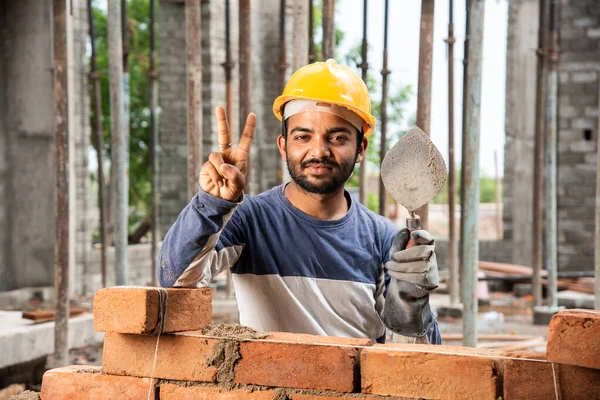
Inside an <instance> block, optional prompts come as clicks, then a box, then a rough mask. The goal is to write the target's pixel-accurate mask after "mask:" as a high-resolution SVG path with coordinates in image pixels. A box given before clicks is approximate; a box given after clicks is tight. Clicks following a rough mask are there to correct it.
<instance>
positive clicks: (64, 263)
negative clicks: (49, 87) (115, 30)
mask: <svg viewBox="0 0 600 400" xmlns="http://www.w3.org/2000/svg"><path fill="white" fill-rule="evenodd" d="M52 4H53V8H52V21H53V24H52V26H53V41H52V43H53V55H54V57H53V66H52V67H53V68H52V71H53V81H54V143H55V151H56V153H55V154H56V165H55V173H56V176H55V182H56V192H55V193H56V204H55V219H54V229H55V234H56V236H55V240H54V290H55V293H56V300H55V307H56V311H55V319H54V320H55V325H54V356H53V360H52V361H53V367H62V366H65V365H67V364H68V362H69V195H70V193H69V75H68V71H69V63H68V50H67V29H68V25H67V2H66V0H54V1H53V3H52Z"/></svg>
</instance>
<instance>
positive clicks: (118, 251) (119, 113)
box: [107, 0, 128, 285]
mask: <svg viewBox="0 0 600 400" xmlns="http://www.w3.org/2000/svg"><path fill="white" fill-rule="evenodd" d="M107 19H108V21H107V23H108V69H109V78H110V114H111V139H112V140H111V151H112V169H113V172H112V176H113V177H114V180H115V182H114V185H111V187H112V189H113V195H114V198H115V199H116V201H115V205H116V212H115V214H114V215H115V224H114V227H115V235H114V237H115V281H116V284H117V285H126V284H127V270H128V266H127V227H128V221H127V219H128V212H127V202H128V190H127V184H128V183H127V182H128V181H127V169H128V168H127V165H128V157H127V156H128V151H127V137H126V130H125V126H126V120H127V119H126V118H125V116H124V112H125V105H124V95H123V94H124V93H125V91H124V85H123V83H124V78H123V40H122V29H121V28H122V20H121V7H120V4H119V0H108V15H107Z"/></svg>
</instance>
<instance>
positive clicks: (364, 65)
mask: <svg viewBox="0 0 600 400" xmlns="http://www.w3.org/2000/svg"><path fill="white" fill-rule="evenodd" d="M367 3H368V0H363V37H362V45H361V59H362V62H361V63H360V64H359V65H358V67H359V68H360V69H361V77H362V80H363V81H364V82H365V85H366V84H367V73H368V70H369V63H368V61H367V57H368V52H369V44H368V41H367V21H368V18H367V11H368V7H367ZM367 164H368V161H367V155H366V154H365V158H364V160H363V161H362V162H361V163H360V175H359V190H360V192H359V201H360V202H361V203H362V204H365V205H366V204H367V185H368V183H369V182H368V174H367V172H368V171H367Z"/></svg>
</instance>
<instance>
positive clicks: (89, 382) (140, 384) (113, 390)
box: [40, 365, 157, 400]
mask: <svg viewBox="0 0 600 400" xmlns="http://www.w3.org/2000/svg"><path fill="white" fill-rule="evenodd" d="M80 371H88V372H80ZM152 385H153V386H154V384H152ZM149 388H150V379H149V378H134V377H131V376H115V375H107V374H103V373H101V369H100V367H90V366H81V365H73V366H70V367H64V368H56V369H51V370H49V371H46V373H45V374H44V377H43V379H42V392H41V393H40V396H41V398H42V400H104V399H121V400H129V399H131V400H138V399H146V398H147V396H148V389H149ZM151 398H152V399H157V397H156V391H155V390H154V391H153V393H152V396H151Z"/></svg>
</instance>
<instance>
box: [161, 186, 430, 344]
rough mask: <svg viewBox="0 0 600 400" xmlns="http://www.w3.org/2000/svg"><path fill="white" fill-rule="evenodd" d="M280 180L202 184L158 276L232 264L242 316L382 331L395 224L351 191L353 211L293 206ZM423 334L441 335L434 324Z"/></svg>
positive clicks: (271, 327)
mask: <svg viewBox="0 0 600 400" xmlns="http://www.w3.org/2000/svg"><path fill="white" fill-rule="evenodd" d="M283 190H284V185H281V186H277V187H275V188H273V189H271V190H269V191H267V192H264V193H262V194H260V195H258V196H244V199H243V201H242V202H241V203H233V202H229V201H226V200H223V199H219V198H217V197H214V196H212V195H210V194H207V193H205V192H204V191H202V190H200V191H199V192H198V194H197V195H196V196H194V198H193V199H192V201H191V202H190V204H188V205H187V206H186V207H185V208H184V210H183V211H182V212H181V214H180V215H179V217H178V218H177V221H176V222H175V224H174V225H173V226H172V227H171V229H170V230H169V232H168V233H167V235H166V237H165V239H164V242H163V244H162V248H161V251H160V253H159V259H158V276H159V282H160V284H161V286H164V287H172V286H176V287H177V286H179V287H194V286H196V285H197V284H198V283H200V285H201V286H206V285H207V284H208V282H209V281H210V279H211V278H212V277H213V276H216V275H217V274H219V273H220V272H221V271H223V270H226V269H227V268H231V272H232V276H233V284H234V287H235V293H236V299H237V304H238V309H239V314H240V315H239V317H240V323H241V324H242V325H246V326H249V327H252V328H254V329H258V330H262V331H267V332H296V333H308V334H315V335H329V336H342V337H356V338H362V337H366V338H370V339H372V340H374V341H375V340H378V341H382V338H384V336H385V326H384V325H383V323H382V321H381V313H382V311H383V305H384V302H385V298H384V292H385V282H384V281H385V279H384V278H385V272H384V265H385V263H386V262H387V261H388V256H389V250H390V247H391V244H392V240H393V239H394V237H395V235H396V233H397V232H398V228H397V227H396V226H395V225H394V224H393V223H392V222H391V221H390V220H388V219H386V218H384V217H381V216H379V215H377V214H375V213H373V212H372V211H370V210H369V209H368V208H366V207H365V206H363V205H362V204H360V203H358V202H356V201H352V200H350V195H349V194H348V193H346V197H347V198H348V199H349V201H350V208H349V211H348V212H347V213H346V215H345V216H344V217H342V218H340V219H337V220H333V221H328V220H321V219H317V218H313V217H311V216H309V215H307V214H305V213H304V212H302V211H300V210H298V209H297V208H296V207H294V206H293V205H292V204H291V203H290V202H289V200H288V199H287V198H286V197H285V195H284V192H283ZM428 336H429V341H430V343H440V338H439V332H438V329H437V324H435V323H434V326H433V327H432V329H431V331H430V332H429V334H428Z"/></svg>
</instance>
